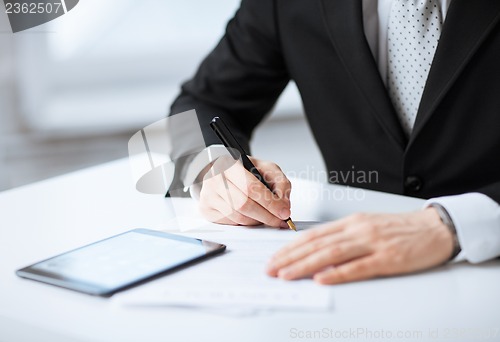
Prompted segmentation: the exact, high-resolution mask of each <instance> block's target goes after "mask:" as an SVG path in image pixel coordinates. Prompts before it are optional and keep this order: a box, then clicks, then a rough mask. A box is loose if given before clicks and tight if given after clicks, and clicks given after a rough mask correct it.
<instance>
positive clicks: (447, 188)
mask: <svg viewBox="0 0 500 342" xmlns="http://www.w3.org/2000/svg"><path fill="white" fill-rule="evenodd" d="M499 21H500V1H497V0H475V1H470V0H378V1H376V0H243V1H242V4H241V8H240V9H239V11H238V12H237V14H236V15H235V17H234V18H233V19H232V20H231V21H230V23H229V24H228V26H227V31H226V34H225V36H224V37H223V38H222V40H221V41H220V43H219V44H218V45H217V47H216V48H215V49H214V50H213V51H212V52H211V53H210V54H209V55H208V57H207V58H206V59H205V60H204V61H203V63H202V64H201V66H200V68H199V70H198V72H197V73H196V75H195V76H194V78H193V79H192V80H190V81H188V82H187V83H185V84H184V85H183V87H182V93H181V95H180V96H179V97H178V99H177V100H176V101H175V103H174V104H173V105H172V109H171V112H172V113H173V114H175V113H180V112H182V111H185V110H189V109H193V108H194V109H196V110H197V113H198V119H199V121H200V125H201V127H202V130H203V134H204V137H205V140H206V143H207V146H209V145H216V144H220V142H219V141H218V140H217V138H216V137H215V136H214V135H213V134H212V132H211V131H210V128H209V127H208V123H209V122H210V120H211V118H212V117H213V116H216V115H217V116H221V117H223V118H224V119H225V121H226V122H227V123H228V125H229V126H230V128H231V130H232V131H233V133H234V134H235V135H236V137H237V138H238V139H239V140H240V141H242V142H243V144H244V145H245V147H246V149H247V151H248V141H249V139H250V136H251V133H252V130H253V129H254V128H255V126H256V125H257V124H258V123H259V122H260V121H261V120H262V118H263V117H264V115H265V114H266V113H268V112H269V111H270V109H271V108H272V106H273V104H274V103H275V101H276V99H277V98H278V96H279V95H280V93H281V91H282V90H283V88H284V87H285V86H286V84H287V83H288V82H289V81H290V80H294V81H295V82H296V84H297V87H298V89H299V91H300V93H301V96H302V100H303V104H304V108H305V112H306V115H307V119H308V122H309V124H310V126H311V129H312V131H313V133H314V136H315V138H316V141H317V143H318V145H319V148H320V150H321V152H322V155H323V157H324V160H325V163H326V166H327V169H328V171H330V172H338V173H341V172H347V171H349V170H351V169H352V167H354V166H355V168H356V170H364V171H366V172H369V171H373V170H375V171H376V172H377V173H378V180H379V181H378V183H370V184H356V183H355V182H353V181H352V180H351V179H345V180H344V181H343V184H346V185H353V186H363V187H365V188H369V189H373V190H380V191H386V192H391V193H396V194H404V195H408V196H415V197H421V198H431V199H430V200H428V202H427V205H426V206H425V208H424V209H422V210H420V211H417V212H412V213H405V214H369V215H368V214H359V215H354V216H351V217H347V218H344V219H341V220H339V221H336V222H329V223H326V224H324V225H322V226H321V227H317V228H314V229H311V230H310V231H308V232H306V233H304V234H302V235H301V236H300V237H299V238H298V239H297V240H296V241H295V242H293V243H291V244H290V245H289V246H286V247H285V248H283V250H281V251H279V252H278V253H277V254H276V255H275V257H274V258H273V259H272V260H271V261H270V263H269V266H268V273H269V274H270V275H271V276H277V277H280V278H283V279H297V278H301V277H308V276H312V277H313V278H314V279H315V280H316V281H318V282H319V283H322V284H335V283H341V282H348V281H355V280H362V279H368V278H372V277H376V276H387V275H394V274H401V273H407V272H414V271H418V270H423V269H428V268H431V267H434V266H437V265H440V264H443V263H445V262H447V261H449V260H467V261H469V262H472V263H478V262H482V261H485V260H488V259H492V258H495V257H497V256H499V255H500V206H499V204H498V203H499V202H500V173H499V170H500V158H499V155H500V154H499V152H500V134H499V127H500V125H499V124H500V96H499V95H500V63H498V61H500V23H499ZM253 161H254V163H255V164H256V166H257V168H258V169H259V170H260V171H261V173H263V174H264V176H265V177H266V179H267V180H268V181H270V182H271V186H272V187H273V189H274V192H275V193H276V195H275V196H273V197H270V196H266V195H265V194H266V191H268V190H267V189H266V188H265V187H264V186H263V185H262V184H260V183H259V182H258V181H257V180H256V179H255V178H252V176H251V175H250V173H248V172H246V171H245V170H244V169H243V168H242V167H241V165H235V166H234V167H232V168H230V169H229V170H228V171H227V172H225V173H224V175H221V176H218V177H212V178H207V179H206V180H205V181H204V182H203V185H202V187H201V190H200V189H198V192H197V191H196V190H194V191H193V192H194V193H195V194H197V196H199V200H200V208H201V210H202V212H203V214H204V215H205V216H206V217H207V218H208V219H209V220H212V221H214V222H219V223H222V224H239V225H254V224H259V223H261V222H262V223H265V224H268V225H272V226H276V227H278V226H283V227H285V225H284V223H283V220H284V219H286V218H288V217H289V216H290V201H289V197H288V194H289V192H290V183H289V182H288V180H287V179H286V177H285V176H284V175H283V173H282V172H281V170H280V169H279V167H278V166H277V165H275V164H274V163H270V162H263V161H260V160H258V159H255V158H254V159H253ZM216 163H217V162H216ZM203 166H206V165H203ZM190 167H192V166H190ZM207 168H208V167H206V168H205V170H204V171H202V167H201V168H199V169H198V170H197V172H198V171H200V177H202V176H203V174H204V172H206V169H207ZM191 171H192V170H191ZM191 173H192V172H191ZM222 177H225V178H224V179H223V178H222ZM226 185H227V186H228V188H227V189H229V195H228V194H227V191H226Z"/></svg>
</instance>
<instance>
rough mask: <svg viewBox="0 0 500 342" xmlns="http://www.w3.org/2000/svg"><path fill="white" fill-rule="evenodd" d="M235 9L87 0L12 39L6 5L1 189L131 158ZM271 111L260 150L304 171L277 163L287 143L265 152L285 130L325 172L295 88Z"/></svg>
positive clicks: (165, 1)
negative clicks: (133, 143)
mask: <svg viewBox="0 0 500 342" xmlns="http://www.w3.org/2000/svg"><path fill="white" fill-rule="evenodd" d="M238 6H239V0H211V1H204V0H184V1H178V0H176V1H173V0H105V1H102V0H81V1H80V2H79V4H78V5H77V6H76V7H75V8H74V9H73V10H72V11H70V12H68V13H67V14H66V15H64V16H62V17H60V18H58V19H56V20H54V21H52V22H49V23H47V24H45V25H42V26H39V27H36V28H34V29H31V30H27V31H24V32H19V33H16V34H12V33H11V32H10V27H9V24H8V21H7V17H6V14H5V10H4V8H2V13H0V16H1V17H0V133H1V135H0V190H2V189H8V188H11V187H15V186H19V185H23V184H26V183H30V182H33V181H37V180H40V179H44V178H47V177H51V176H55V175H59V174H63V173H66V172H68V171H72V170H76V169H79V168H82V167H86V166H90V165H95V164H99V163H102V162H105V161H109V160H113V159H117V158H121V157H125V156H126V155H127V141H128V139H129V138H130V136H131V135H132V134H133V133H134V132H135V131H137V130H138V129H140V128H142V127H144V126H146V125H148V124H150V123H152V122H154V121H156V120H159V119H161V118H163V117H164V116H165V115H166V114H167V112H168V108H169V105H170V103H171V102H172V100H173V99H174V98H175V96H176V95H177V94H178V92H179V85H180V84H181V83H182V82H183V81H185V80H186V79H188V78H189V77H191V76H192V75H193V73H194V72H195V71H196V68H197V66H198V64H199V63H200V61H201V60H202V58H203V57H204V56H205V55H206V54H207V53H208V52H209V51H210V50H211V49H212V48H213V47H214V46H215V44H216V43H217V41H218V40H219V39H220V37H221V36H222V34H223V32H224V29H225V25H226V23H227V21H228V20H229V19H230V18H231V17H232V16H233V15H234V13H235V11H236V10H237V8H238ZM0 7H3V4H2V5H0ZM275 112H276V114H275V115H272V116H271V118H270V122H269V124H267V125H264V126H265V128H262V129H259V130H258V132H257V133H256V136H255V139H254V140H255V143H254V149H253V152H254V154H255V155H258V156H261V157H262V158H267V159H273V160H274V161H276V162H281V164H282V165H283V163H284V164H285V169H286V167H287V165H288V166H289V168H299V169H300V168H301V167H302V166H301V165H302V164H303V163H304V159H302V161H301V162H300V164H298V163H299V162H298V161H294V160H292V159H291V158H287V156H286V155H284V156H283V158H284V159H283V160H282V161H280V160H279V158H278V160H277V158H276V154H277V153H279V151H280V146H281V149H282V150H283V151H284V150H285V149H286V148H285V146H286V143H285V142H284V141H283V142H282V143H281V144H282V145H279V144H278V146H277V147H276V150H272V149H271V150H269V145H270V144H271V143H272V142H273V141H275V140H276V139H273V135H274V134H275V133H276V132H277V131H278V130H280V131H282V130H283V129H284V128H283V127H284V126H286V127H288V129H289V132H290V133H295V134H296V135H297V138H295V139H293V140H297V148H299V149H302V150H303V151H304V152H305V154H306V155H307V157H306V158H309V160H306V161H305V162H308V163H309V164H312V165H314V166H315V167H317V168H321V167H322V163H321V159H320V158H319V154H318V152H317V148H316V146H315V144H314V142H313V141H312V138H311V136H310V132H309V130H308V128H307V127H306V124H305V121H304V118H303V114H302V107H301V104H300V98H299V96H298V93H297V90H296V88H295V87H294V85H293V84H291V85H289V87H288V88H287V90H286V91H285V93H284V94H283V95H282V97H281V99H280V101H279V103H278V105H277V107H276V108H275ZM268 121H269V120H268ZM299 137H302V138H300V139H299ZM301 139H302V141H300V144H299V140H301ZM304 141H307V142H308V144H309V145H307V144H305V145H304ZM290 143H291V144H293V142H290ZM273 145H274V143H273ZM258 151H261V155H259V153H258ZM294 163H295V164H294Z"/></svg>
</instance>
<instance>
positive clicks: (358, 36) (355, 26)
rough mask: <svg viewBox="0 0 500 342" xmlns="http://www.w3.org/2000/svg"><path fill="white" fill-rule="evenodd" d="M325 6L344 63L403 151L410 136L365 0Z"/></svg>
mask: <svg viewBox="0 0 500 342" xmlns="http://www.w3.org/2000/svg"><path fill="white" fill-rule="evenodd" d="M466 1H467V0H466ZM468 1H477V0H468ZM321 5H322V11H323V15H324V20H325V23H326V26H327V29H328V32H329V34H330V38H331V40H332V42H333V45H334V47H335V49H336V51H337V53H338V55H339V57H340V59H341V60H342V63H343V64H344V66H345V68H346V69H347V71H348V72H349V74H350V75H351V77H352V79H353V81H354V82H355V83H356V85H357V87H358V89H359V90H360V92H361V94H362V96H363V98H364V99H365V100H366V101H367V102H368V103H369V104H370V106H371V107H372V109H373V110H372V112H373V114H374V115H375V116H376V117H377V120H378V122H379V123H380V125H381V126H382V127H383V128H384V130H385V131H386V133H387V134H388V135H389V136H390V137H392V138H393V140H394V141H395V143H397V144H398V145H399V146H400V147H401V149H402V150H403V149H404V148H405V145H406V143H407V139H406V137H405V134H404V132H403V130H402V128H401V124H400V123H399V121H398V118H397V115H396V113H395V110H394V107H393V105H392V102H391V100H390V99H389V96H388V95H387V91H386V88H385V85H384V82H383V81H382V78H381V77H380V72H379V70H378V66H377V63H376V62H375V59H374V58H373V55H372V52H371V50H370V47H369V45H368V42H367V41H366V37H365V33H364V28H363V11H362V3H361V0H321Z"/></svg>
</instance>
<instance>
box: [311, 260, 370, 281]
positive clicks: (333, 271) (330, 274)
mask: <svg viewBox="0 0 500 342" xmlns="http://www.w3.org/2000/svg"><path fill="white" fill-rule="evenodd" d="M375 276H377V259H376V258H375V257H374V256H368V257H364V258H360V259H356V260H353V261H351V262H348V263H345V264H343V265H340V266H336V267H335V266H334V267H331V268H328V269H326V270H324V271H322V272H319V273H316V274H315V275H314V277H313V279H314V281H316V282H317V283H319V284H322V285H333V284H342V283H348V282H352V281H359V280H365V279H370V278H373V277H375Z"/></svg>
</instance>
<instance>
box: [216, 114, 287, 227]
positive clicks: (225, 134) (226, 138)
mask: <svg viewBox="0 0 500 342" xmlns="http://www.w3.org/2000/svg"><path fill="white" fill-rule="evenodd" d="M210 127H211V128H212V129H213V130H214V132H215V134H217V136H218V137H219V139H220V141H221V142H222V143H223V144H224V146H226V148H227V150H228V151H229V154H231V156H232V157H233V158H234V159H236V160H238V159H239V158H240V157H241V161H242V163H243V167H244V168H245V170H247V171H249V172H251V173H252V175H254V176H255V178H257V179H258V180H260V182H261V183H262V184H264V185H265V186H266V187H267V188H268V189H269V191H271V192H273V190H272V189H271V187H270V186H269V184H267V183H266V181H265V179H264V177H262V175H261V174H260V172H259V170H257V168H256V167H255V165H253V163H252V162H251V161H250V159H249V158H248V156H247V153H246V152H245V150H244V149H243V147H242V146H241V145H240V143H239V142H238V141H237V140H236V138H235V137H234V135H233V134H232V133H231V131H230V130H229V128H228V127H227V126H226V124H225V123H224V121H223V120H222V119H221V118H219V117H218V116H216V117H215V118H213V119H212V122H211V123H210ZM236 151H237V152H236ZM285 222H286V224H288V227H290V229H292V230H294V231H297V228H296V227H295V223H293V221H292V219H291V218H290V217H289V218H288V219H286V220H285Z"/></svg>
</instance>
